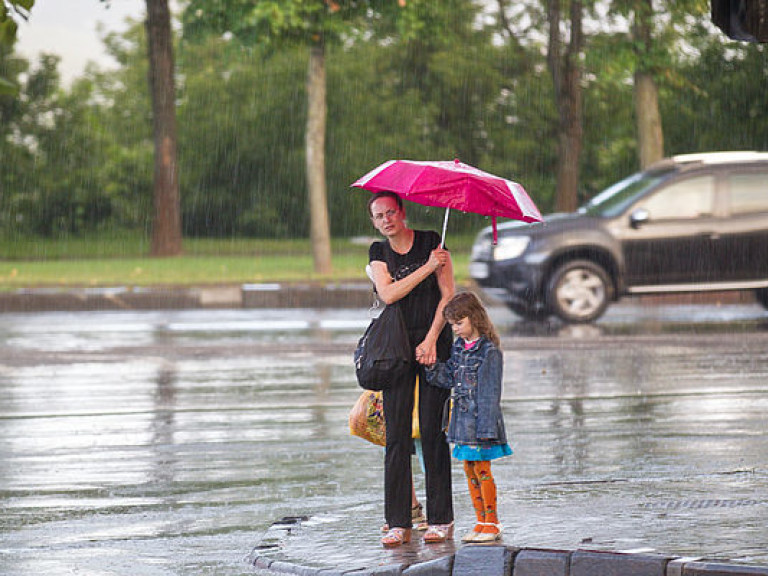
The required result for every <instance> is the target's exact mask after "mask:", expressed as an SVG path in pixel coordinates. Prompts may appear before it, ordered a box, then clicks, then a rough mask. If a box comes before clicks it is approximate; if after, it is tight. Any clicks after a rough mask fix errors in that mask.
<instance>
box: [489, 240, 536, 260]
mask: <svg viewBox="0 0 768 576" xmlns="http://www.w3.org/2000/svg"><path fill="white" fill-rule="evenodd" d="M530 242H531V239H530V238H529V237H528V236H507V237H506V238H499V243H498V244H497V245H496V247H495V248H494V250H493V259H494V260H511V259H512V258H517V257H519V256H520V255H521V254H522V253H523V252H525V249H526V248H528V244H530Z"/></svg>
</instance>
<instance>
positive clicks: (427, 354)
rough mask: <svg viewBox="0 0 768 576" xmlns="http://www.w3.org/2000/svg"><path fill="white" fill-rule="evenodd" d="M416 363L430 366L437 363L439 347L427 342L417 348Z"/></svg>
mask: <svg viewBox="0 0 768 576" xmlns="http://www.w3.org/2000/svg"><path fill="white" fill-rule="evenodd" d="M416 362H418V363H419V364H424V365H425V366H429V365H430V364H434V363H435V362H437V347H436V346H435V344H434V343H432V344H430V343H428V342H427V341H426V340H425V341H424V342H422V343H421V344H419V345H418V346H416Z"/></svg>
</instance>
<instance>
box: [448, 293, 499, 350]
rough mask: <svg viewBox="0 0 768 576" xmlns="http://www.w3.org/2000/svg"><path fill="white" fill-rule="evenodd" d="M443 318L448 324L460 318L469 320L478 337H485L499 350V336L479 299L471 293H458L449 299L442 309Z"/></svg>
mask: <svg viewBox="0 0 768 576" xmlns="http://www.w3.org/2000/svg"><path fill="white" fill-rule="evenodd" d="M443 316H444V317H445V319H446V320H447V321H448V322H456V321H457V320H461V319H462V318H469V322H470V323H471V324H472V328H474V329H475V330H477V333H478V334H480V336H485V337H486V338H488V340H490V341H491V342H493V343H494V344H495V345H496V347H497V348H500V346H501V344H500V341H499V335H498V334H497V333H496V328H495V327H494V326H493V322H491V319H490V318H489V317H488V312H486V310H485V308H484V307H483V304H482V302H480V299H479V298H478V297H477V296H476V295H475V294H474V293H472V292H459V293H458V294H456V296H454V297H453V298H451V300H450V301H449V302H448V304H446V305H445V308H443Z"/></svg>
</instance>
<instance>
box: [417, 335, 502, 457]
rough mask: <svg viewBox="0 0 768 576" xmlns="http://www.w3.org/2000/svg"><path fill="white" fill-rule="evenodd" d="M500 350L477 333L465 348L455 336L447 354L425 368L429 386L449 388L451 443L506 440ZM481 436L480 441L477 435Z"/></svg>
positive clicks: (499, 442) (499, 441) (494, 442)
mask: <svg viewBox="0 0 768 576" xmlns="http://www.w3.org/2000/svg"><path fill="white" fill-rule="evenodd" d="M502 368H503V358H502V355H501V351H500V350H499V349H498V348H497V347H496V346H494V344H493V343H492V342H491V341H490V340H488V338H486V337H484V336H481V337H480V339H479V340H478V341H477V342H475V344H474V345H473V346H472V347H471V348H470V349H469V350H465V349H464V340H463V339H462V338H457V339H456V341H455V342H454V343H453V347H452V348H451V357H450V358H449V359H448V361H447V362H440V363H437V364H435V365H434V366H432V367H430V368H428V369H427V381H428V382H429V383H430V384H432V385H433V386H438V387H440V388H452V389H453V409H452V410H451V422H450V424H449V425H448V431H447V432H446V436H447V438H448V441H449V442H452V443H454V444H477V445H481V446H490V445H494V444H506V442H507V435H506V431H505V429H504V418H503V416H502V414H501V405H500V403H501V375H502ZM481 438H483V439H487V440H483V441H482V442H481V441H480V439H481Z"/></svg>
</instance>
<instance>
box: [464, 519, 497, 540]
mask: <svg viewBox="0 0 768 576" xmlns="http://www.w3.org/2000/svg"><path fill="white" fill-rule="evenodd" d="M482 525H483V526H493V527H495V528H496V532H485V531H483V532H479V533H478V532H475V537H474V538H473V539H472V540H471V541H470V542H472V543H474V544H487V543H489V542H496V541H497V540H501V533H502V531H503V530H504V528H503V527H502V525H501V524H494V523H493V522H483V523H482ZM462 541H463V539H462Z"/></svg>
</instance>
